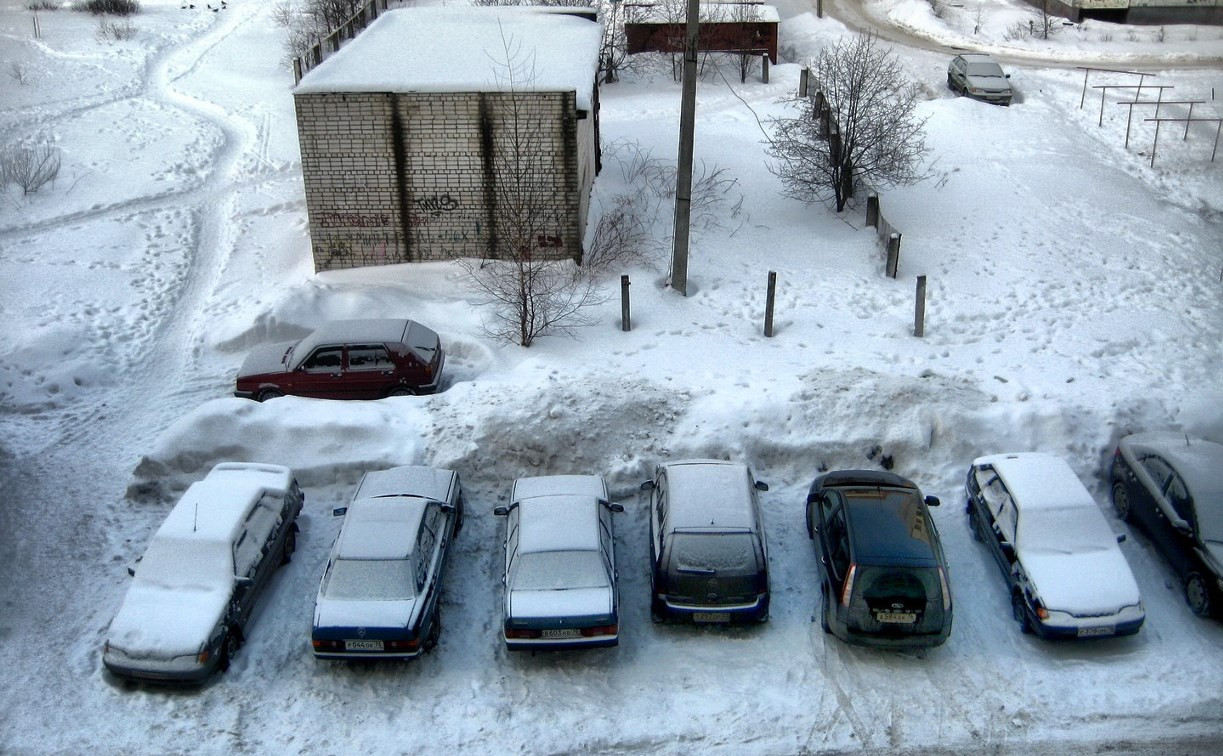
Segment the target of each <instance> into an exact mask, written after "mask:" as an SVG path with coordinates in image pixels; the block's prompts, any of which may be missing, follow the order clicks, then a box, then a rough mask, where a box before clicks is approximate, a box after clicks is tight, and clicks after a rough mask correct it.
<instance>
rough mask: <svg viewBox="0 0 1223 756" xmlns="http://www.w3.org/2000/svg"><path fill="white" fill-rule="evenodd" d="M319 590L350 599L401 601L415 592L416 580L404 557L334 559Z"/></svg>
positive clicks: (334, 597)
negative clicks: (329, 572) (322, 589)
mask: <svg viewBox="0 0 1223 756" xmlns="http://www.w3.org/2000/svg"><path fill="white" fill-rule="evenodd" d="M323 593H324V595H325V596H326V597H327V598H333V599H346V600H350V601H402V600H403V599H409V598H412V597H413V596H415V595H416V581H415V580H414V579H413V577H412V565H411V563H410V562H409V561H408V560H406V559H337V560H335V562H333V563H332V565H331V576H330V577H329V578H328V579H327V587H326V589H324V591H323Z"/></svg>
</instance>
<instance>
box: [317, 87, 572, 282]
mask: <svg viewBox="0 0 1223 756" xmlns="http://www.w3.org/2000/svg"><path fill="white" fill-rule="evenodd" d="M295 99H296V106H297V125H298V134H299V138H300V144H301V154H302V174H303V177H304V180H305V187H306V209H307V212H308V215H309V221H310V237H311V245H312V248H313V254H314V264H315V269H316V270H328V269H335V268H349V267H358V266H364V265H383V264H390V263H399V262H418V261H425V260H447V259H453V258H456V257H499V256H505V255H506V254H507V253H508V252H509V251H510V250H511V249H513V248H519V249H521V248H523V247H529V248H530V250H531V254H534V255H538V256H543V257H547V258H555V259H562V258H566V257H572V258H574V259H578V260H580V259H581V254H582V248H581V239H582V233H583V231H584V229H585V222H586V217H585V216H586V212H587V208H588V200H589V195H590V189H591V186H592V185H593V181H594V170H593V165H594V161H595V150H596V140H595V129H594V125H593V122H594V116H593V114H590V115H589V117H587V118H583V119H579V118H578V114H577V111H576V109H575V105H574V96H573V94H572V93H564V92H516V93H401V94H395V93H327V94H317V93H315V94H301V95H297V96H296V98H295Z"/></svg>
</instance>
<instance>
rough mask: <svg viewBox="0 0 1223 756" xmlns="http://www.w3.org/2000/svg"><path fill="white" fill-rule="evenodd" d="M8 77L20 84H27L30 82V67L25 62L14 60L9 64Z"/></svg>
mask: <svg viewBox="0 0 1223 756" xmlns="http://www.w3.org/2000/svg"><path fill="white" fill-rule="evenodd" d="M8 77H9V78H10V79H12V80H13V81H15V82H17V84H18V85H19V86H23V87H24V86H25V85H26V84H28V83H30V69H28V68H26V65H25V63H22V62H21V61H18V60H14V61H10V62H9V64H8Z"/></svg>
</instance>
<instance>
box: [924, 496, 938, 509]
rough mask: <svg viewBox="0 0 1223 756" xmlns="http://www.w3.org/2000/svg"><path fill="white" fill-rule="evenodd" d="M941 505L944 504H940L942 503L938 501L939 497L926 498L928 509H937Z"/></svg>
mask: <svg viewBox="0 0 1223 756" xmlns="http://www.w3.org/2000/svg"><path fill="white" fill-rule="evenodd" d="M941 503H942V502H940V501H939V500H938V497H937V496H927V497H926V506H927V507H937V506H938V505H939V504H941Z"/></svg>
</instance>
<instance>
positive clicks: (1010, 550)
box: [998, 541, 1015, 559]
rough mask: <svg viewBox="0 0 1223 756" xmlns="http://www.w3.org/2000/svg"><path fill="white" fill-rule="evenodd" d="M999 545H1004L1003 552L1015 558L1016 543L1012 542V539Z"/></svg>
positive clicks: (1008, 556)
mask: <svg viewBox="0 0 1223 756" xmlns="http://www.w3.org/2000/svg"><path fill="white" fill-rule="evenodd" d="M998 545H999V546H1001V547H1002V553H1003V554H1004V555H1005V556H1006V558H1007V559H1014V558H1015V544H1013V543H1011V542H1010V541H1003V542H1001V543H999V544H998Z"/></svg>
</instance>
